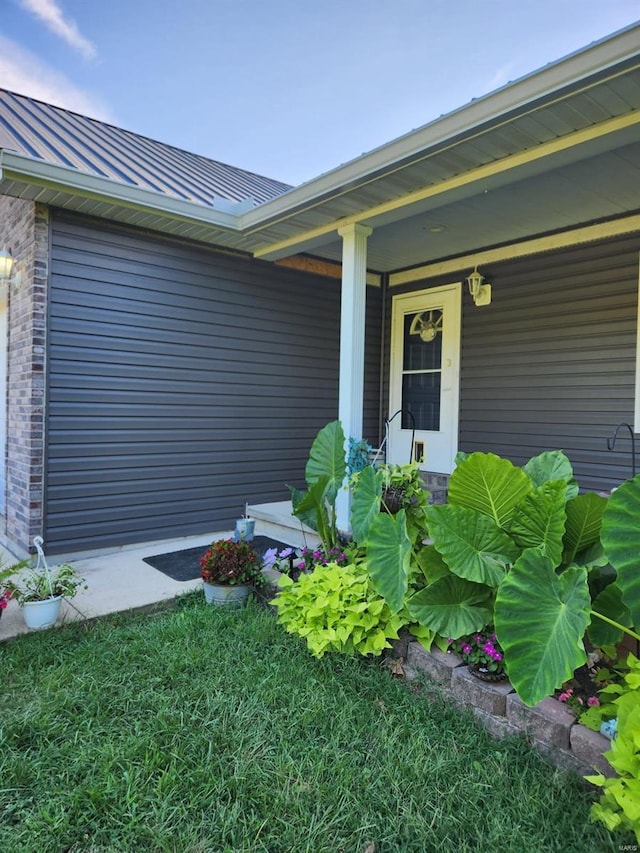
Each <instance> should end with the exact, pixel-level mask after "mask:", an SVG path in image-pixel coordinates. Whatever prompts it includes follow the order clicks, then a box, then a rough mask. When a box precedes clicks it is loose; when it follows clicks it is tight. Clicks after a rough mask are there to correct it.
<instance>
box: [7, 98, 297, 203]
mask: <svg viewBox="0 0 640 853" xmlns="http://www.w3.org/2000/svg"><path fill="white" fill-rule="evenodd" d="M0 148H5V149H10V150H11V149H13V150H15V151H16V152H18V153H19V154H24V155H27V156H29V157H33V158H35V159H38V160H43V161H45V162H48V163H56V164H58V165H60V166H65V167H67V168H73V169H78V171H80V172H84V173H86V174H89V175H95V176H98V177H102V178H109V179H111V180H114V181H118V182H119V183H122V184H126V185H130V186H135V187H140V188H142V189H148V190H152V191H154V192H157V193H162V194H164V195H168V196H172V197H173V198H178V199H183V200H185V201H191V202H195V203H196V204H202V205H207V206H211V205H212V204H213V202H214V199H215V198H222V199H225V200H227V201H229V202H232V203H237V202H243V201H246V200H247V199H251V200H253V203H254V204H255V205H258V204H262V203H263V202H265V201H269V200H270V199H272V198H276V197H277V196H280V195H282V194H283V193H285V192H287V190H289V189H291V187H290V185H289V184H285V183H282V182H281V181H275V180H272V179H271V178H265V177H263V176H262V175H257V174H255V173H254V172H248V171H246V170H244V169H238V168H236V167H235V166H228V165H227V164H226V163H220V162H218V161H216V160H210V159H208V158H207V157H202V156H200V155H198V154H191V153H190V152H188V151H183V150H181V149H180V148H175V147H173V146H171V145H166V144H164V143H162V142H156V141H155V140H153V139H148V138H146V137H144V136H139V135H137V134H135V133H132V132H130V131H127V130H123V129H121V128H118V127H114V126H113V125H109V124H105V123H104V122H101V121H97V120H96V119H92V118H88V117H86V116H83V115H79V114H77V113H73V112H70V111H69V110H65V109H62V108H61V107H55V106H52V105H51V104H46V103H43V102H42V101H37V100H34V99H33V98H29V97H26V96H25V95H18V94H16V93H14V92H9V91H7V90H3V89H0Z"/></svg>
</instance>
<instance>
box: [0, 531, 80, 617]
mask: <svg viewBox="0 0 640 853" xmlns="http://www.w3.org/2000/svg"><path fill="white" fill-rule="evenodd" d="M33 541H34V544H35V546H36V550H37V552H38V562H37V564H36V566H35V568H33V567H29V565H28V561H26V560H23V561H22V562H20V563H17V564H16V565H15V566H11V567H10V568H6V569H4V570H2V571H1V572H0V582H1V583H2V585H3V587H4V589H3V592H2V594H1V595H0V599H2V600H3V601H4V606H5V607H6V603H7V601H8V600H9V598H12V599H14V600H15V601H17V603H18V604H19V605H20V607H21V608H22V615H23V617H24V621H25V623H26V625H27V627H28V628H49V627H51V625H54V624H55V623H56V621H57V619H58V617H59V615H60V608H61V606H62V600H63V599H64V598H73V596H74V595H75V594H76V593H77V591H78V590H79V589H80V588H82V587H86V584H85V581H84V578H81V577H80V576H79V575H78V573H77V572H76V570H75V569H74V568H73V566H71V565H70V564H69V563H61V564H60V565H59V566H55V567H54V568H52V569H50V568H49V566H48V565H47V561H46V559H45V556H44V552H43V550H42V544H43V540H42V538H41V537H40V536H36V537H35V539H34V540H33Z"/></svg>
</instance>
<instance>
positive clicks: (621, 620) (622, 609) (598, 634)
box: [589, 583, 633, 646]
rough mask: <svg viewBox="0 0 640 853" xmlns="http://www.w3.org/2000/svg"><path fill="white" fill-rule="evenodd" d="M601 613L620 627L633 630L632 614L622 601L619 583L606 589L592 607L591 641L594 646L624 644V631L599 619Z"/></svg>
mask: <svg viewBox="0 0 640 853" xmlns="http://www.w3.org/2000/svg"><path fill="white" fill-rule="evenodd" d="M598 613H601V614H602V615H603V616H606V617H607V618H608V619H612V620H613V621H614V622H617V623H618V624H619V625H624V626H625V627H626V628H632V627H633V622H632V621H631V613H630V612H629V608H628V607H627V605H626V604H625V603H624V601H623V600H622V591H621V589H620V587H619V586H618V584H617V583H610V584H609V586H607V587H605V588H604V589H603V590H602V592H601V593H600V594H599V595H598V597H597V598H596V599H595V600H594V602H593V604H592V606H591V625H589V639H590V640H591V642H592V643H593V645H594V646H615V645H617V644H618V643H621V642H622V637H623V631H622V629H621V628H616V627H615V626H614V625H611V624H609V623H608V622H605V621H604V620H603V619H599V618H598V616H597V614H598Z"/></svg>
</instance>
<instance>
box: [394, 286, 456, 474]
mask: <svg viewBox="0 0 640 853" xmlns="http://www.w3.org/2000/svg"><path fill="white" fill-rule="evenodd" d="M443 300H444V302H445V304H444V309H445V311H444V327H443V348H442V390H441V393H442V394H444V393H447V395H448V397H447V402H446V412H445V406H443V407H442V410H441V414H442V415H443V416H444V415H445V413H446V417H447V419H448V422H447V423H446V424H444V423H443V421H442V420H441V422H440V426H441V428H440V430H439V432H441V433H443V434H444V438H445V440H448V443H449V447H450V449H451V453H450V457H451V458H450V460H449V461H448V462H447V461H446V457H443V456H440V457H438V458H434V457H431V458H430V455H429V448H428V446H427V448H426V459H425V463H424V465H421V468H422V469H423V470H425V471H429V472H432V473H435V474H451V472H452V471H453V469H454V467H455V463H454V459H455V455H456V453H457V452H458V427H459V420H460V355H461V351H460V344H461V338H462V333H461V332H462V282H459V281H458V282H452V283H451V284H446V285H442V286H440V287H429V288H425V289H424V290H414V291H411V292H409V293H401V294H398V295H397V296H393V297H392V300H391V335H390V337H391V341H390V349H389V415H392V414H393V413H394V412H396V411H397V410H398V409H399V408H400V407H401V405H402V360H403V344H404V316H405V314H406V313H408V312H409V311H411V310H412V309H413V307H414V306H413V305H411V303H413V302H415V303H417V304H418V305H419V307H418V308H417V309H416V310H429V307H428V306H429V303H430V302H431V303H432V305H433V307H434V308H435V307H438V303H439V304H440V305H442V303H443ZM425 304H426V306H427V307H426V308H424V307H422V306H423V305H425ZM445 334H446V337H445ZM398 365H399V367H398ZM391 452H392V440H391V431H390V430H389V436H388V447H387V454H388V455H389V454H391ZM389 461H391V462H393V461H398V460H394V459H392V458H390V459H389ZM405 461H406V460H405Z"/></svg>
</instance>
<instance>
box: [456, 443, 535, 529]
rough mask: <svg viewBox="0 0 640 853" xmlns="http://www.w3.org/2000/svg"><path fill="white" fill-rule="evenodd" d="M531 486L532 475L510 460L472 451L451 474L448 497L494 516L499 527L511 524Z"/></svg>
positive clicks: (458, 504) (492, 454) (462, 504)
mask: <svg viewBox="0 0 640 853" xmlns="http://www.w3.org/2000/svg"><path fill="white" fill-rule="evenodd" d="M532 489H533V484H532V482H531V480H530V479H529V477H528V476H527V475H526V474H525V473H524V471H523V470H522V469H521V468H516V466H515V465H512V464H511V462H509V460H508V459H501V458H500V457H499V456H496V455H495V454H494V453H472V454H471V456H469V457H468V459H465V460H464V461H463V462H461V463H460V464H459V465H458V467H457V468H456V469H455V471H454V472H453V474H452V475H451V479H450V480H449V490H448V500H449V503H450V504H455V505H457V506H464V507H468V508H469V509H475V510H477V511H478V512H481V513H483V514H485V515H489V516H491V518H493V520H494V521H495V523H496V524H497V525H498V527H508V526H509V522H510V521H511V516H512V515H513V511H514V509H515V508H516V506H517V505H518V504H519V503H520V502H521V501H522V500H523V498H524V496H525V495H526V494H528V493H529V492H530V491H531V490H532Z"/></svg>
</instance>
